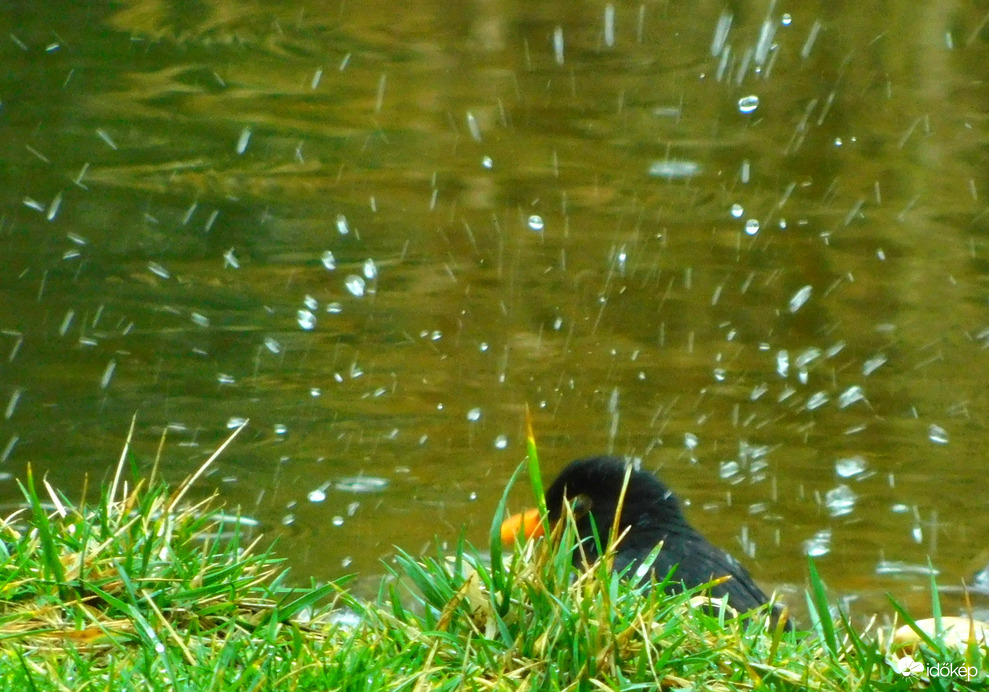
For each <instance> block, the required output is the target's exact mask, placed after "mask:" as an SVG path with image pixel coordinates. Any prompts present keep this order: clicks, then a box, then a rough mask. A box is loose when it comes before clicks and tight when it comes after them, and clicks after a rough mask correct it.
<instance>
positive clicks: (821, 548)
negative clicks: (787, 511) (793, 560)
mask: <svg viewBox="0 0 989 692" xmlns="http://www.w3.org/2000/svg"><path fill="white" fill-rule="evenodd" d="M830 552H831V530H830V529H822V530H820V531H818V532H817V533H815V534H814V537H813V538H810V539H808V540H806V541H804V554H805V555H809V556H810V557H822V556H824V555H827V554H828V553H830Z"/></svg>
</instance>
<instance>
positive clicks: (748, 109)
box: [738, 94, 759, 114]
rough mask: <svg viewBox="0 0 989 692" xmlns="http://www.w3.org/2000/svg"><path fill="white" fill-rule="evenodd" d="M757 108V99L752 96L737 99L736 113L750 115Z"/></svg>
mask: <svg viewBox="0 0 989 692" xmlns="http://www.w3.org/2000/svg"><path fill="white" fill-rule="evenodd" d="M758 107H759V97H758V96H756V95H754V94H752V95H750V96H743V97H742V98H740V99H738V111H739V112H740V113H746V114H748V113H752V112H753V111H755V109H756V108H758Z"/></svg>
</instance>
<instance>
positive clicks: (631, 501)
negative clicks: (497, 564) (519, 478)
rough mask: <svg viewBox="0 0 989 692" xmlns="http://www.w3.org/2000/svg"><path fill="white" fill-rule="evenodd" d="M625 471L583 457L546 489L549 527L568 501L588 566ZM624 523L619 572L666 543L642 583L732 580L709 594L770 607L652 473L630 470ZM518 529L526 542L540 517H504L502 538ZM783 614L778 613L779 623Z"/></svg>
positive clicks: (615, 463)
mask: <svg viewBox="0 0 989 692" xmlns="http://www.w3.org/2000/svg"><path fill="white" fill-rule="evenodd" d="M626 469H627V466H626V464H625V462H623V461H621V460H620V459H616V458H614V457H606V456H600V457H591V458H589V459H579V460H577V461H574V462H572V463H571V464H570V465H569V466H567V467H566V468H565V469H563V471H562V472H561V473H560V475H559V476H558V477H557V479H556V480H555V481H553V484H552V485H550V486H549V489H548V490H547V491H546V506H547V509H548V510H549V520H550V523H551V524H555V523H556V522H557V521H559V519H560V517H561V516H562V515H563V502H564V500H567V501H569V502H570V505H571V507H572V508H573V512H574V517H575V519H576V523H577V534H578V535H579V537H580V539H581V540H582V545H583V550H584V554H585V555H586V556H587V559H588V560H589V561H591V562H593V561H594V560H596V559H597V558H598V557H599V554H598V549H597V544H596V542H595V541H594V531H595V528H593V527H596V530H597V535H598V537H599V539H600V542H601V544H602V545H604V544H606V543H607V541H608V537H609V535H610V532H611V530H612V525H613V524H614V523H615V516H616V515H617V513H618V501H619V497H620V495H621V491H622V486H623V485H624V483H625V473H626ZM592 521H593V523H592ZM619 521H620V524H619V526H618V532H617V535H618V536H621V535H622V533H624V534H625V535H624V537H623V538H622V539H621V541H620V542H619V543H618V546H617V549H616V553H615V562H614V569H615V571H621V570H624V569H626V568H627V567H629V566H631V567H630V569H629V571H628V573H627V574H630V575H631V574H635V573H636V572H637V571H638V570H639V569H640V568H641V567H642V566H643V564H642V563H643V561H644V560H646V559H648V557H649V555H650V554H651V553H652V552H653V550H654V549H655V548H656V546H657V545H659V543H660V542H662V543H663V547H662V549H661V550H660V551H659V554H658V555H657V556H656V559H655V560H653V562H652V565H651V566H650V567H649V568H648V571H647V572H646V575H645V577H644V579H645V580H647V579H648V578H649V573H650V572H651V573H652V574H653V575H654V576H655V578H656V579H657V580H662V579H663V578H664V577H666V575H667V574H668V573H669V572H670V570H671V569H673V568H676V571H674V572H673V577H672V579H671V580H670V585H669V591H671V592H679V591H682V590H683V589H684V588H687V589H690V588H694V587H697V586H700V585H702V584H707V583H708V582H710V581H713V580H715V579H718V578H719V577H729V579H727V580H725V581H723V582H722V583H720V584H716V585H714V586H712V587H711V590H710V593H711V596H713V597H717V598H725V597H727V600H728V604H729V605H730V606H731V607H732V608H734V609H735V610H736V611H738V612H740V613H742V612H746V611H749V610H752V609H754V608H758V607H759V606H762V605H764V604H766V603H768V602H769V598H768V597H767V596H766V594H765V593H764V592H763V591H762V590H761V589H760V588H759V587H758V586H756V585H755V582H753V581H752V577H751V576H750V575H749V573H748V571H747V570H746V569H745V568H744V567H743V566H742V565H741V563H739V562H738V560H736V559H735V558H733V557H732V556H731V555H729V554H728V553H726V552H725V551H723V550H721V549H720V548H716V547H715V546H713V545H711V543H709V542H708V540H707V539H706V538H704V536H702V535H701V534H700V532H698V531H697V529H695V528H694V527H693V526H691V525H690V524H689V523H688V522H687V519H686V518H685V517H684V516H683V513H682V512H681V511H680V502H679V500H677V497H676V495H674V494H673V491H671V490H670V489H669V488H667V487H666V486H665V485H663V483H662V482H660V481H659V479H657V478H656V477H655V476H653V475H652V474H651V473H648V472H646V471H638V470H634V469H633V470H632V471H631V474H630V476H629V479H628V487H627V488H626V490H625V499H624V502H623V504H622V508H621V518H620V520H619ZM520 532H521V533H524V534H525V535H526V537H532V536H537V535H541V534H542V524H541V522H540V521H539V517H538V512H536V511H535V510H530V511H529V512H526V513H525V514H523V515H516V516H514V517H511V518H509V519H508V520H506V521H505V523H504V524H503V525H502V540H503V541H505V542H506V543H510V542H511V541H512V540H514V538H515V536H516V534H517V533H520ZM575 559H579V557H575ZM778 615H779V614H778V613H776V614H775V615H774V620H775V619H776V618H777V617H778ZM787 627H789V623H787Z"/></svg>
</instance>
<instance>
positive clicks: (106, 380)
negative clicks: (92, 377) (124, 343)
mask: <svg viewBox="0 0 989 692" xmlns="http://www.w3.org/2000/svg"><path fill="white" fill-rule="evenodd" d="M116 369H117V361H116V360H114V359H111V360H110V362H109V363H107V364H106V369H105V370H104V371H103V377H101V378H100V389H106V388H107V387H109V386H110V380H112V379H113V371H114V370H116Z"/></svg>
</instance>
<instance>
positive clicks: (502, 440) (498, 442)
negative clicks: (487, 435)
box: [494, 435, 508, 449]
mask: <svg viewBox="0 0 989 692" xmlns="http://www.w3.org/2000/svg"><path fill="white" fill-rule="evenodd" d="M494 446H495V449H505V448H506V447H508V436H507V435H499V436H498V437H496V438H495V440H494Z"/></svg>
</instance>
